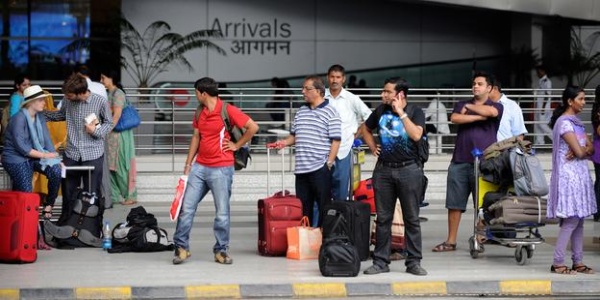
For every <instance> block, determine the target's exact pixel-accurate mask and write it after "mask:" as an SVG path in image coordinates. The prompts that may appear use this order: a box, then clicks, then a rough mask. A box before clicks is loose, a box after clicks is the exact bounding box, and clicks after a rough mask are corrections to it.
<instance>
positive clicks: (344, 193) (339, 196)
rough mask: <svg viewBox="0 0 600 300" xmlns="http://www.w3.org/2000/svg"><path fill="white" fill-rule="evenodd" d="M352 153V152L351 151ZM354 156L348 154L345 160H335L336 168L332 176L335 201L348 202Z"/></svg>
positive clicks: (332, 193)
mask: <svg viewBox="0 0 600 300" xmlns="http://www.w3.org/2000/svg"><path fill="white" fill-rule="evenodd" d="M350 151H352V150H350ZM351 159H352V154H351V153H350V154H348V155H347V156H346V157H345V158H344V159H341V160H340V159H338V158H337V157H336V158H335V166H334V167H333V169H332V171H333V172H332V174H331V196H332V198H333V200H334V201H336V200H341V201H346V200H348V195H349V193H350V169H351V168H352V160H351Z"/></svg>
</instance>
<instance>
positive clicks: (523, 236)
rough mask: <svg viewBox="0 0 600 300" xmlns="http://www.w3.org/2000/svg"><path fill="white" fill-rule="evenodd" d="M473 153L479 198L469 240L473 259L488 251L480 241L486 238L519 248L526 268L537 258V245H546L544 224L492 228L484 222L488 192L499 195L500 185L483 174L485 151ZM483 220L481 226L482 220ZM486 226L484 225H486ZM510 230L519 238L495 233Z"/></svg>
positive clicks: (517, 255) (519, 258) (518, 255)
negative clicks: (484, 202)
mask: <svg viewBox="0 0 600 300" xmlns="http://www.w3.org/2000/svg"><path fill="white" fill-rule="evenodd" d="M471 154H472V155H473V156H474V158H475V165H474V167H475V168H474V175H475V196H476V198H477V199H474V201H473V205H474V220H473V236H471V237H470V238H469V250H470V254H471V257H472V258H473V259H476V258H478V257H479V254H480V253H483V252H484V251H485V248H484V245H483V244H484V243H482V242H480V241H479V240H478V239H477V237H478V236H484V237H485V239H486V241H492V242H494V243H495V244H497V245H501V246H505V247H513V246H514V247H515V260H516V261H517V264H519V265H526V264H528V263H529V260H530V259H531V257H532V256H533V252H534V251H535V247H536V245H539V244H541V243H543V242H544V239H543V238H542V236H541V234H540V233H539V230H538V227H542V226H544V224H542V223H531V222H526V223H517V224H496V225H489V224H486V222H484V220H483V209H482V205H483V197H484V195H485V194H486V193H487V192H495V191H497V190H498V189H499V186H498V185H496V184H493V183H490V182H487V181H485V180H483V178H482V177H481V176H480V174H479V172H480V171H479V161H480V158H481V156H482V155H483V152H481V150H479V149H474V150H473V151H472V152H471ZM480 220H482V222H481V223H480V222H479V221H480ZM482 224H483V225H482ZM507 230H510V231H511V232H514V233H515V234H516V235H515V237H512V238H504V237H497V236H496V235H494V233H496V234H498V233H505V232H506V231H507Z"/></svg>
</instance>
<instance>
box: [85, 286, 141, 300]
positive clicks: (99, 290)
mask: <svg viewBox="0 0 600 300" xmlns="http://www.w3.org/2000/svg"><path fill="white" fill-rule="evenodd" d="M75 299H131V287H93V288H76V289H75Z"/></svg>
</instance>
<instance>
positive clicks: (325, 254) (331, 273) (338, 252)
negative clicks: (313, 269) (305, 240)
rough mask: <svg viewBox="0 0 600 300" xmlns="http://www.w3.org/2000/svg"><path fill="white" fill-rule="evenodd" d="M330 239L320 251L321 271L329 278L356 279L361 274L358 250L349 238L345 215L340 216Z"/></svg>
mask: <svg viewBox="0 0 600 300" xmlns="http://www.w3.org/2000/svg"><path fill="white" fill-rule="evenodd" d="M331 232H332V234H331V235H330V237H328V238H325V239H324V241H323V244H321V249H319V271H321V275H323V276H328V277H355V276H356V275H358V272H360V257H359V255H358V250H357V249H356V247H355V246H354V245H353V244H352V242H351V241H350V238H349V237H348V226H347V222H346V221H345V220H344V215H343V214H338V215H337V217H336V220H335V223H334V225H333V227H332V230H331Z"/></svg>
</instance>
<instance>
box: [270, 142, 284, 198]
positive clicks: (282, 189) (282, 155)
mask: <svg viewBox="0 0 600 300" xmlns="http://www.w3.org/2000/svg"><path fill="white" fill-rule="evenodd" d="M271 149H277V148H275V147H273V146H271V147H269V145H267V197H268V196H270V194H269V193H270V191H271ZM279 151H280V152H281V191H282V192H283V193H285V183H284V179H285V151H284V149H279Z"/></svg>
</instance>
